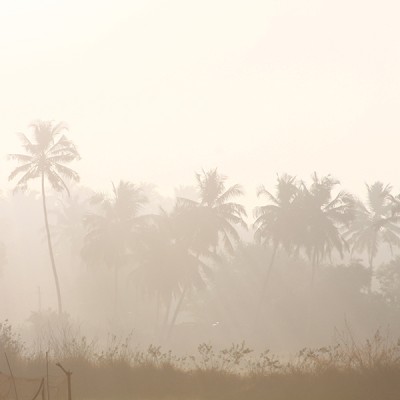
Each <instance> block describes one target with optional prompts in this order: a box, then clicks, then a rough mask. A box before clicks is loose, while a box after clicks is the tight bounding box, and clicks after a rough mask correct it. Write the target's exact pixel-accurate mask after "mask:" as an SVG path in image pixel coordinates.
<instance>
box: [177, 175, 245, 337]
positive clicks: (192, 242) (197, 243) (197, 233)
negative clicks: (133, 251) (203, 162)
mask: <svg viewBox="0 0 400 400" xmlns="http://www.w3.org/2000/svg"><path fill="white" fill-rule="evenodd" d="M226 179H227V178H226V177H225V176H224V175H221V174H219V173H218V170H217V168H215V169H211V170H208V171H204V170H203V171H202V173H201V174H199V173H196V180H197V190H198V197H199V200H198V201H196V200H192V199H186V198H178V199H177V205H176V210H175V214H176V215H175V218H176V221H177V222H176V223H177V224H178V226H179V230H180V232H181V235H182V237H183V238H185V241H186V246H187V248H188V249H189V251H191V253H192V254H194V255H195V257H196V258H197V260H198V263H197V264H198V265H201V264H203V265H204V263H202V262H201V257H202V256H203V257H204V256H205V257H209V256H210V252H211V253H212V255H213V257H216V256H217V249H218V247H219V245H220V244H222V248H223V250H225V251H227V252H228V253H233V251H234V244H235V243H238V242H239V241H240V235H239V233H238V231H237V229H236V226H241V227H242V228H243V229H247V224H246V222H245V221H244V217H246V210H245V208H244V207H243V205H241V204H239V203H235V202H233V201H232V199H234V198H235V197H239V196H242V195H243V190H242V188H241V186H240V185H233V186H230V187H228V188H226V186H225V181H226ZM188 273H189V271H188V270H187V271H186V274H188ZM189 282H190V279H189V278H188V277H187V276H186V278H185V279H184V286H183V287H182V291H181V297H180V299H179V301H178V304H177V306H176V308H175V311H174V314H173V317H172V320H171V324H170V332H169V335H170V333H171V331H172V328H173V326H174V324H175V321H176V318H177V316H178V314H179V312H180V310H181V307H182V305H183V302H184V299H185V297H186V295H187V293H188V292H189V291H190V283H189Z"/></svg>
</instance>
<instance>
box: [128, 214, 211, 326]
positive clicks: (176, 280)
mask: <svg viewBox="0 0 400 400" xmlns="http://www.w3.org/2000/svg"><path fill="white" fill-rule="evenodd" d="M175 212H176V210H173V211H172V212H171V213H167V212H166V211H164V210H163V209H161V212H160V214H159V215H153V216H151V218H149V223H147V224H146V226H145V227H144V229H143V230H142V232H141V235H140V246H139V248H138V251H137V252H136V259H137V260H138V263H137V268H135V270H134V271H133V273H132V274H131V277H132V282H133V283H134V284H135V285H136V287H137V288H138V289H139V290H140V291H141V292H142V293H143V294H145V295H149V296H151V297H153V298H156V304H157V322H158V315H159V310H160V308H161V307H162V306H164V307H165V316H164V322H163V324H162V327H163V329H165V328H166V327H167V324H168V322H169V319H170V318H169V317H170V311H171V306H172V304H173V303H174V301H178V304H179V302H182V301H183V298H184V296H182V295H181V293H182V292H183V291H187V290H188V289H189V288H204V287H205V283H204V276H206V275H207V274H208V273H209V270H208V267H207V266H206V265H205V263H204V262H202V261H201V260H200V259H199V258H198V257H196V255H195V254H193V252H191V251H190V249H189V248H188V247H187V241H186V240H185V238H184V237H183V236H182V231H181V230H180V229H179V224H178V223H177V222H178V221H177V219H176V218H175V216H176V214H175ZM179 308H180V306H179V307H177V309H179ZM173 319H176V316H175V314H174V316H173Z"/></svg>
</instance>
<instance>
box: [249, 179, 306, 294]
mask: <svg viewBox="0 0 400 400" xmlns="http://www.w3.org/2000/svg"><path fill="white" fill-rule="evenodd" d="M298 193H299V189H298V185H297V184H296V178H294V177H292V176H290V175H283V176H282V177H279V176H278V183H277V185H276V194H275V195H273V194H271V193H270V192H268V191H267V190H266V189H265V187H264V186H260V187H259V189H258V191H257V196H258V197H262V196H264V197H266V198H267V200H268V204H266V205H263V206H259V207H256V209H255V210H254V216H255V218H256V220H255V222H254V228H255V233H254V237H255V239H256V241H257V242H258V243H261V244H264V245H267V244H270V245H272V255H271V259H270V261H269V265H268V269H267V275H266V278H265V281H264V284H263V289H262V292H261V293H262V296H261V298H262V297H263V293H264V292H265V290H266V288H267V285H268V281H269V278H270V275H271V271H272V267H273V264H274V260H275V256H276V253H277V251H278V248H279V246H282V247H283V248H284V249H285V250H286V251H287V252H288V253H289V252H290V251H291V250H292V248H293V245H294V243H295V240H296V238H295V230H296V225H295V205H296V203H295V201H296V198H297V196H298Z"/></svg>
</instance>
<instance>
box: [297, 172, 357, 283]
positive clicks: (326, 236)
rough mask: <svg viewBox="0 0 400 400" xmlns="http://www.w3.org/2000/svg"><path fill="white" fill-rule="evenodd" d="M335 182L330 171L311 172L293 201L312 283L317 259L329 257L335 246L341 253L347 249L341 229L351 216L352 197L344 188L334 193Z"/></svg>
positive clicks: (299, 244)
mask: <svg viewBox="0 0 400 400" xmlns="http://www.w3.org/2000/svg"><path fill="white" fill-rule="evenodd" d="M338 184H339V181H338V180H336V179H334V178H332V177H331V176H329V175H328V176H324V177H322V178H319V177H318V176H317V174H316V173H314V174H313V175H312V184H311V186H310V187H309V188H307V186H306V185H305V184H304V183H302V185H301V195H300V196H299V197H298V198H297V201H296V202H297V203H298V204H297V205H296V207H297V212H298V219H297V220H298V221H299V225H300V229H299V231H298V232H299V235H298V246H299V248H301V247H302V248H303V249H304V250H305V252H306V254H307V256H308V257H309V259H310V261H311V263H312V274H311V285H313V282H314V278H315V273H316V270H317V268H318V266H319V265H320V263H321V262H322V261H323V260H324V259H325V258H326V257H328V258H331V255H332V252H333V251H334V250H336V251H337V252H338V253H339V255H340V256H341V257H342V256H343V253H344V250H345V249H347V242H346V241H345V239H344V236H343V233H342V230H343V227H345V226H348V224H349V223H350V221H351V220H352V218H353V211H354V199H353V197H352V196H351V195H350V194H348V193H346V192H344V191H340V192H339V193H337V194H336V195H334V194H333V190H334V188H335V186H337V185H338Z"/></svg>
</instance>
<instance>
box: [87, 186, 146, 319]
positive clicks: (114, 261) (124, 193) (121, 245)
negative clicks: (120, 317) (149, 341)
mask: <svg viewBox="0 0 400 400" xmlns="http://www.w3.org/2000/svg"><path fill="white" fill-rule="evenodd" d="M91 203H92V205H95V206H98V212H92V213H88V214H86V216H85V217H84V226H85V228H86V232H87V233H86V236H85V240H84V246H83V249H82V257H83V259H84V261H85V262H86V263H87V264H88V265H93V266H96V267H97V266H99V265H106V266H107V267H109V268H110V269H112V270H113V271H114V312H115V313H116V311H117V297H118V272H119V269H120V268H121V267H123V266H126V265H128V264H129V263H130V261H131V259H132V254H133V252H134V251H135V246H137V243H138V235H139V231H140V228H141V226H142V224H143V217H142V216H141V215H140V211H141V209H142V208H143V207H144V206H145V205H146V203H147V198H146V196H145V195H144V194H143V191H142V190H141V188H140V187H138V186H135V185H134V184H132V183H130V182H124V181H121V182H120V183H119V184H118V186H115V185H114V184H113V192H112V195H111V196H106V195H104V194H99V195H95V196H94V197H93V198H92V201H91Z"/></svg>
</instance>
